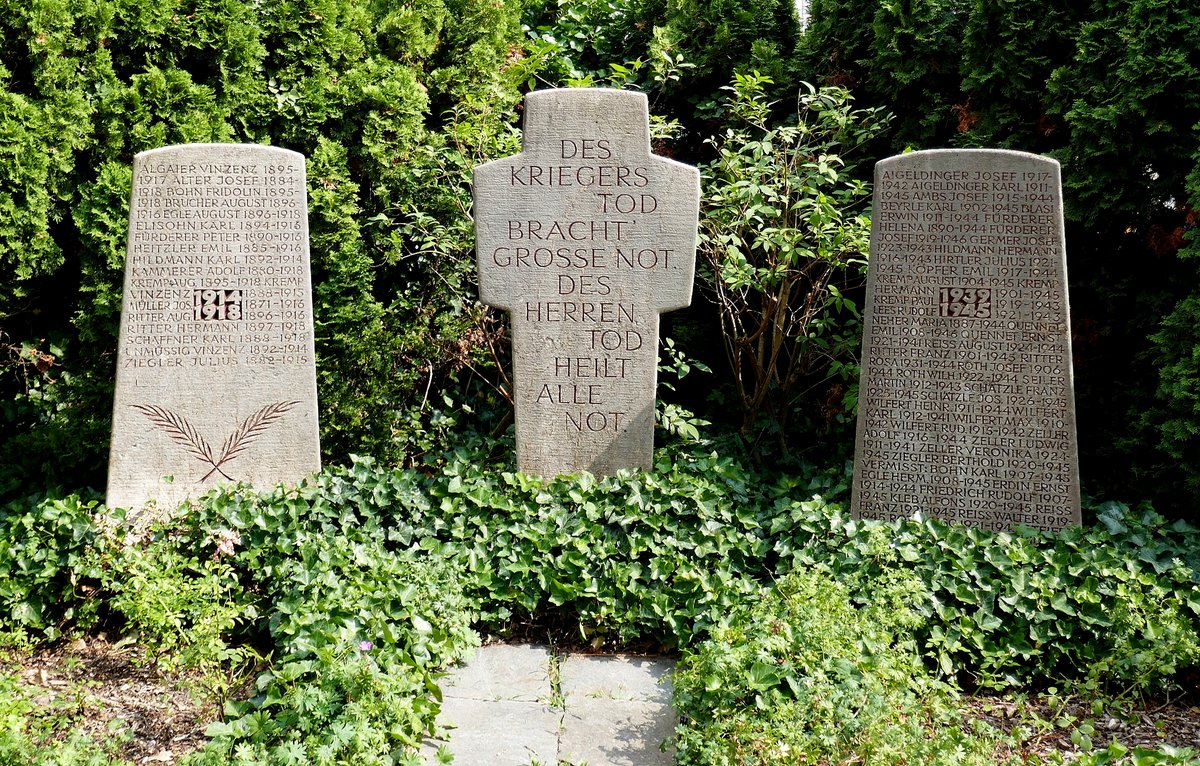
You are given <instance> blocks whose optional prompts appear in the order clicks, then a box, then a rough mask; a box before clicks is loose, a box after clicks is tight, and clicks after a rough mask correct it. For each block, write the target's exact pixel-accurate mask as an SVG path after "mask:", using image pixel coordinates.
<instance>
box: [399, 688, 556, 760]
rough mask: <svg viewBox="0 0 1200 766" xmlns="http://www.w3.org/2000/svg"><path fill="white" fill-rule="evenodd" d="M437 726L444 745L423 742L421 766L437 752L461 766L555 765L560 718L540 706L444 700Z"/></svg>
mask: <svg viewBox="0 0 1200 766" xmlns="http://www.w3.org/2000/svg"><path fill="white" fill-rule="evenodd" d="M438 724H439V725H440V726H443V727H445V728H446V729H447V730H448V735H449V739H448V740H435V739H427V740H425V742H424V743H422V746H421V754H422V756H424V757H425V759H426V762H427V763H436V761H434V760H433V759H434V757H435V756H436V754H437V751H438V749H439V748H441V747H445V748H446V749H448V750H449V751H450V752H452V753H454V763H456V764H462V766H529V764H531V763H542V764H557V763H558V733H559V728H560V727H561V725H562V712H561V711H558V710H554V709H552V708H550V707H548V706H546V705H545V704H542V703H535V702H516V701H513V700H492V701H485V700H479V699H466V698H462V697H449V696H448V697H446V698H445V699H444V700H443V701H442V712H441V714H440V715H439V716H438Z"/></svg>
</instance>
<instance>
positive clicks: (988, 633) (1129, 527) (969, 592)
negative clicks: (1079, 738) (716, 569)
mask: <svg viewBox="0 0 1200 766" xmlns="http://www.w3.org/2000/svg"><path fill="white" fill-rule="evenodd" d="M772 532H773V533H774V534H773V537H774V539H775V541H776V542H775V550H776V552H777V553H779V554H780V555H781V557H782V558H783V560H784V562H789V561H790V562H791V566H792V567H795V568H799V569H805V568H808V567H812V566H829V567H831V568H832V570H833V571H834V572H835V573H837V574H838V576H839V577H840V578H843V579H845V580H846V581H847V582H849V583H852V584H853V585H854V589H855V593H857V594H859V597H860V598H868V597H869V594H870V591H871V589H872V587H873V586H872V583H873V582H874V581H875V580H876V579H877V578H880V577H886V576H887V575H888V574H889V573H891V572H894V571H896V570H908V571H911V572H912V573H914V574H915V575H916V577H917V578H918V579H919V580H920V581H921V582H922V583H923V585H924V587H925V589H926V594H925V596H924V598H923V599H922V600H921V604H920V605H919V611H920V612H921V614H922V615H923V616H924V617H925V618H926V619H927V622H926V625H925V626H924V627H923V628H921V629H920V630H918V631H917V638H918V641H919V643H920V645H921V652H922V654H923V655H924V656H926V657H927V658H928V659H929V660H930V661H932V662H933V663H934V664H935V665H936V667H938V668H939V669H940V670H941V672H942V673H943V674H944V675H946V676H948V677H958V678H959V679H960V680H961V681H963V682H967V683H970V684H971V685H975V684H983V685H986V686H995V687H1000V688H1004V687H1017V686H1022V685H1026V684H1035V685H1036V684H1039V683H1041V684H1045V683H1047V682H1054V681H1059V680H1074V681H1076V682H1083V683H1085V684H1087V685H1089V686H1093V687H1097V686H1104V687H1105V689H1106V691H1107V692H1108V693H1110V694H1113V695H1116V694H1120V693H1132V694H1146V693H1153V692H1154V691H1156V690H1159V689H1160V688H1161V687H1163V686H1166V687H1170V686H1171V684H1172V678H1173V677H1174V675H1175V674H1176V673H1177V672H1178V671H1180V670H1182V669H1184V668H1187V667H1189V666H1193V665H1196V664H1198V663H1200V585H1198V580H1197V575H1196V573H1197V572H1200V530H1197V529H1196V528H1194V527H1191V526H1190V525H1188V524H1186V523H1184V522H1175V523H1173V524H1168V523H1167V522H1166V521H1165V520H1164V519H1163V518H1162V517H1161V516H1158V515H1157V514H1155V513H1153V512H1152V511H1145V512H1142V513H1131V512H1130V511H1129V510H1128V509H1127V508H1125V507H1124V506H1121V505H1119V504H1116V503H1110V504H1106V505H1104V506H1102V507H1100V508H1099V509H1098V523H1097V525H1096V526H1093V527H1090V528H1074V529H1068V530H1065V531H1063V532H1061V533H1045V532H1038V531H1036V530H1032V529H1029V528H1019V529H1018V530H1017V531H1015V532H1012V533H1007V532H1002V533H991V532H983V531H980V530H978V529H973V528H969V527H964V526H958V525H955V526H950V525H946V524H944V523H942V522H940V521H937V520H934V519H918V520H901V521H897V522H890V523H882V522H873V521H864V522H857V521H852V520H849V519H847V518H846V517H845V516H843V515H841V513H840V512H835V514H834V515H833V517H832V518H830V517H829V516H828V515H826V514H825V513H823V512H821V510H820V509H819V508H813V507H812V504H811V503H804V502H801V503H793V504H792V510H791V518H790V519H789V518H788V516H787V515H785V514H781V515H780V516H778V517H776V519H775V522H774V527H773V529H772ZM785 568H786V565H785Z"/></svg>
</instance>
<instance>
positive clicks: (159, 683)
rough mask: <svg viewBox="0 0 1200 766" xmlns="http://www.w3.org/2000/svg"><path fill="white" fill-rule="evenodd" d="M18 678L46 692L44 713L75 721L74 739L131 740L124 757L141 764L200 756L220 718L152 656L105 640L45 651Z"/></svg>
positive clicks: (41, 703)
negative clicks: (77, 735) (212, 725)
mask: <svg viewBox="0 0 1200 766" xmlns="http://www.w3.org/2000/svg"><path fill="white" fill-rule="evenodd" d="M19 672H20V674H21V678H22V680H23V681H24V682H25V683H26V684H28V685H30V686H32V687H41V688H42V689H43V690H44V694H42V696H40V697H38V698H37V703H38V705H39V707H40V708H43V709H45V710H47V711H57V713H58V714H59V715H68V716H70V717H71V719H72V721H71V722H72V727H73V728H74V729H75V730H76V731H82V732H84V733H86V734H88V735H89V736H91V737H92V738H93V739H94V740H96V741H103V740H107V739H110V738H112V737H114V736H120V735H122V734H124V735H126V736H128V737H129V738H130V739H129V741H128V742H127V743H126V744H125V745H124V746H123V747H122V748H121V750H120V751H119V754H120V756H121V757H122V758H126V759H128V760H130V761H132V762H133V763H135V764H143V763H145V764H173V763H176V762H177V761H178V760H179V759H180V758H182V757H183V756H184V755H186V754H187V753H190V752H193V751H195V750H199V749H200V748H202V747H203V746H204V743H205V742H206V741H207V740H206V738H205V736H204V729H205V728H206V727H207V726H208V724H209V723H211V722H212V721H215V720H216V719H217V716H218V711H217V710H216V709H215V707H214V706H213V705H212V704H211V703H204V702H202V701H199V700H198V699H197V695H196V694H194V693H193V692H192V691H190V689H189V679H188V678H187V677H168V676H166V675H164V674H162V673H160V672H159V671H158V670H157V669H155V668H154V667H153V662H152V658H151V656H150V652H148V651H147V650H146V649H144V648H142V647H139V646H136V645H135V644H127V645H124V646H122V645H120V644H119V643H117V644H113V643H110V642H109V641H108V638H107V636H105V635H104V634H100V635H98V636H87V637H84V638H80V639H76V640H74V641H71V642H67V643H61V644H58V645H55V646H52V647H46V648H42V649H39V650H38V651H37V652H35V653H34V654H33V655H31V656H28V657H26V658H24V660H23V661H22V662H21V668H20V669H19Z"/></svg>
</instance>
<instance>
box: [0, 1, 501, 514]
mask: <svg viewBox="0 0 1200 766" xmlns="http://www.w3.org/2000/svg"><path fill="white" fill-rule="evenodd" d="M522 8H523V3H521V2H507V3H504V2H500V3H495V2H487V1H485V0H417V1H416V2H414V3H407V4H404V5H403V6H395V7H393V6H392V5H389V4H379V3H375V4H360V3H354V2H352V1H351V0H300V2H287V3H283V2H277V1H271V2H265V3H261V2H251V1H250V0H230V2H222V3H200V4H190V5H189V4H186V3H180V2H179V0H146V1H145V2H142V1H141V0H139V2H137V3H132V4H131V3H129V2H126V0H96V2H88V3H83V4H80V3H71V2H66V0H34V2H12V1H11V0H2V1H0V46H2V47H3V49H4V51H5V56H4V62H3V64H2V65H0V136H2V137H3V138H2V139H0V271H2V272H3V274H4V275H5V279H3V280H0V282H2V283H3V284H2V285H0V327H2V328H3V329H2V330H0V372H2V373H3V375H2V377H0V401H2V402H3V407H2V409H0V464H2V465H3V466H4V468H5V470H4V471H3V472H0V474H2V475H0V492H2V493H11V492H13V491H14V490H15V491H21V490H20V489H19V488H18V487H17V485H18V483H19V482H20V481H21V480H23V479H24V480H27V479H28V477H43V479H44V481H45V484H44V486H53V485H54V484H56V483H64V484H67V483H69V484H70V485H71V486H72V487H79V486H87V485H90V486H100V485H102V484H103V461H104V451H105V444H106V443H107V432H108V423H109V417H110V410H111V406H112V405H111V402H112V399H111V397H112V379H113V367H112V364H113V362H112V358H113V353H114V350H115V346H116V333H117V324H118V316H119V311H120V307H121V298H120V290H121V279H120V277H121V273H122V268H123V264H124V248H125V238H126V227H127V221H128V204H129V191H130V183H131V173H130V170H129V168H130V167H131V165H132V159H133V156H134V154H136V153H137V152H140V151H143V150H147V149H152V148H157V147H160V146H163V145H166V144H172V143H184V142H206V141H215V142H247V143H264V144H272V145H276V146H282V147H286V148H289V149H294V150H296V151H299V152H301V153H303V154H304V155H305V156H306V157H307V158H308V168H307V170H308V181H309V188H308V194H309V219H310V227H311V238H312V270H313V278H314V312H315V315H316V320H317V324H316V344H317V354H318V369H319V375H320V379H319V390H320V399H321V403H322V407H323V409H322V417H321V423H322V428H323V433H322V444H323V447H324V449H325V450H326V455H327V457H330V456H337V457H338V458H340V459H343V460H344V459H345V456H346V455H347V454H348V453H349V452H350V451H357V452H366V453H369V454H376V455H379V456H388V457H391V458H392V459H395V460H397V461H399V460H403V459H404V458H405V457H406V456H407V455H409V454H413V453H418V452H420V451H421V449H423V448H425V446H427V445H423V444H422V442H421V440H420V439H418V438H414V441H413V442H412V443H410V442H409V434H415V435H419V434H421V433H422V432H423V430H425V429H426V428H427V427H428V424H429V423H430V421H431V420H432V419H434V418H435V412H434V411H435V409H444V408H447V406H446V405H445V404H444V403H443V401H442V397H441V396H435V397H434V398H433V400H432V402H429V401H428V399H427V397H426V396H425V392H426V390H427V387H429V386H430V384H431V382H433V381H435V380H436V382H437V383H438V386H437V387H435V388H433V390H434V391H435V392H437V391H440V390H441V388H442V387H443V386H445V385H446V383H447V381H451V380H454V379H455V377H456V376H459V375H462V376H464V377H469V374H470V373H469V372H468V370H469V367H470V366H471V365H482V366H484V367H486V366H487V362H488V360H490V358H491V357H490V354H489V353H488V348H487V344H486V343H485V342H484V341H485V337H486V333H484V332H482V331H481V330H480V327H479V323H480V321H481V313H480V309H479V308H478V307H477V306H475V305H473V302H472V296H473V295H474V289H473V287H471V284H470V280H471V278H472V277H471V273H472V270H471V269H470V263H471V260H472V259H471V258H470V253H471V249H472V243H471V239H470V236H469V225H468V226H467V227H465V228H464V226H463V225H462V221H464V220H467V217H466V210H467V207H468V206H469V198H470V195H469V187H468V185H467V182H468V174H469V170H470V167H471V166H472V165H474V164H475V163H476V162H478V161H481V160H483V159H489V158H491V157H492V156H494V155H495V154H496V153H497V152H499V151H503V150H507V148H508V147H509V146H510V145H511V141H510V140H509V137H510V135H511V134H510V131H509V129H508V126H509V125H510V124H511V123H512V122H514V121H515V119H516V113H515V110H514V108H513V107H514V105H515V103H516V101H517V99H518V97H519V94H518V92H517V85H518V84H520V83H523V82H524V80H525V70H524V66H525V64H524V63H523V60H522V58H521V57H520V56H515V57H510V46H512V45H513V44H514V43H516V42H519V41H520V39H521V36H522V31H521V29H520V24H519V20H520V15H521V11H522ZM498 146H499V147H500V148H497V147H498ZM415 223H420V224H421V227H422V228H424V229H430V228H431V227H433V226H434V225H435V224H439V225H440V226H441V228H440V229H439V233H440V234H441V235H443V236H442V237H441V241H440V244H439V247H438V248H437V249H436V250H435V251H431V250H429V249H428V248H425V247H424V246H423V241H422V240H421V239H420V238H419V237H417V236H415V234H413V235H411V236H410V235H409V234H408V233H406V232H408V231H409V229H411V227H413V226H414V225H415ZM448 388H449V389H451V390H453V387H448ZM471 394H472V396H477V392H471ZM450 409H454V408H453V407H451V408H450ZM459 412H462V410H459ZM410 421H411V424H412V425H411V426H409V423H410ZM402 425H403V426H404V427H402Z"/></svg>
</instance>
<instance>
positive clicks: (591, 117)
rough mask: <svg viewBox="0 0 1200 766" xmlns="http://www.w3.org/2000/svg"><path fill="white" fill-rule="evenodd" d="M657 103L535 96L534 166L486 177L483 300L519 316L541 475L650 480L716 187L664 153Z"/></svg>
mask: <svg viewBox="0 0 1200 766" xmlns="http://www.w3.org/2000/svg"><path fill="white" fill-rule="evenodd" d="M647 115H648V111H647V105H646V97H645V95H643V94H640V93H631V92H627V91H613V90H602V89H583V88H577V89H565V90H548V91H538V92H534V93H530V94H529V95H528V96H526V98H525V137H524V146H523V151H522V152H521V154H519V155H516V156H513V157H507V158H504V159H501V160H496V161H494V162H489V163H487V164H486V165H481V166H479V167H478V168H476V169H475V188H474V196H475V231H476V238H477V246H476V247H477V249H476V256H477V260H478V267H479V282H480V299H481V300H482V301H483V302H484V303H488V304H490V305H492V306H496V307H498V308H502V309H504V310H506V311H508V312H509V313H510V315H511V317H512V333H513V360H514V362H513V366H514V372H513V387H514V399H515V409H516V429H517V462H518V465H519V467H520V468H521V470H523V471H525V472H526V473H532V474H540V475H544V476H554V475H557V474H563V473H575V472H578V471H582V470H587V471H591V472H592V473H596V474H609V473H613V472H615V471H617V470H620V469H622V468H643V469H646V468H649V467H650V466H651V464H652V460H653V450H654V401H655V388H656V384H657V363H658V323H659V314H660V313H661V312H664V311H671V310H674V309H678V308H682V307H684V306H687V305H688V304H689V303H690V302H691V295H692V282H693V276H694V269H695V255H696V228H697V220H698V216H699V205H700V176H699V172H698V171H697V170H696V169H695V168H693V167H689V166H686V165H683V164H680V163H678V162H675V161H673V160H668V159H664V158H662V157H656V156H654V155H652V154H651V153H650V134H649V128H648V121H647V120H648V117H647Z"/></svg>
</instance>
